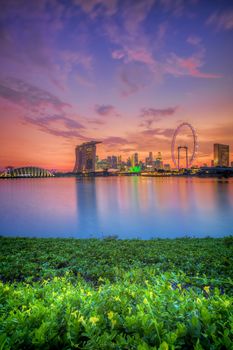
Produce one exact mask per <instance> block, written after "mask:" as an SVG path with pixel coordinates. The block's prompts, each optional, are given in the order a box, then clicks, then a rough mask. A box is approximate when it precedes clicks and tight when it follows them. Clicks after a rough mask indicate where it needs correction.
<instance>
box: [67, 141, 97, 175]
mask: <svg viewBox="0 0 233 350" xmlns="http://www.w3.org/2000/svg"><path fill="white" fill-rule="evenodd" d="M98 143H101V142H100V141H90V142H85V143H82V144H81V145H79V146H76V148H75V155H76V161H75V166H74V170H73V171H74V172H75V173H77V172H92V171H95V164H96V144H98Z"/></svg>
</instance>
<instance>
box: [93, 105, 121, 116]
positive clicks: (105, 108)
mask: <svg viewBox="0 0 233 350" xmlns="http://www.w3.org/2000/svg"><path fill="white" fill-rule="evenodd" d="M95 111H96V113H97V114H99V115H100V116H102V117H109V116H115V117H119V113H118V112H117V111H116V109H115V107H114V106H112V105H96V106H95Z"/></svg>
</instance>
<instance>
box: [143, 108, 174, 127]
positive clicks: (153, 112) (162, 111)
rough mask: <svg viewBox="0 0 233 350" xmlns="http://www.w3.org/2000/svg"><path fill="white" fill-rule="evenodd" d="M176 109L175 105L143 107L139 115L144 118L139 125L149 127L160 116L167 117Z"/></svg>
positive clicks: (159, 118)
mask: <svg viewBox="0 0 233 350" xmlns="http://www.w3.org/2000/svg"><path fill="white" fill-rule="evenodd" d="M177 109H178V107H177V106H176V107H167V108H143V109H142V110H141V115H140V116H141V117H142V118H144V119H145V120H143V122H142V123H141V124H140V125H139V126H142V127H146V128H148V129H149V128H150V127H151V126H152V124H153V123H154V122H157V121H159V120H161V117H167V116H171V115H173V114H175V112H176V111H177Z"/></svg>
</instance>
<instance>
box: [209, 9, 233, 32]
mask: <svg viewBox="0 0 233 350" xmlns="http://www.w3.org/2000/svg"><path fill="white" fill-rule="evenodd" d="M206 24H207V25H212V26H214V27H215V28H216V30H217V31H220V30H232V29H233V10H232V9H229V10H227V11H224V12H214V13H212V14H211V15H210V16H209V18H208V19H207V21H206Z"/></svg>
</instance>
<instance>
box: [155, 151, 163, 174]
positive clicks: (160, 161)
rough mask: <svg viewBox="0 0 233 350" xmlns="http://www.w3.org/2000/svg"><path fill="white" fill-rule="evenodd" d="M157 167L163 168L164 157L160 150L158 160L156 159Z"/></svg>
mask: <svg viewBox="0 0 233 350" xmlns="http://www.w3.org/2000/svg"><path fill="white" fill-rule="evenodd" d="M155 169H157V170H159V169H163V159H162V154H161V152H158V154H157V157H156V160H155Z"/></svg>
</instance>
